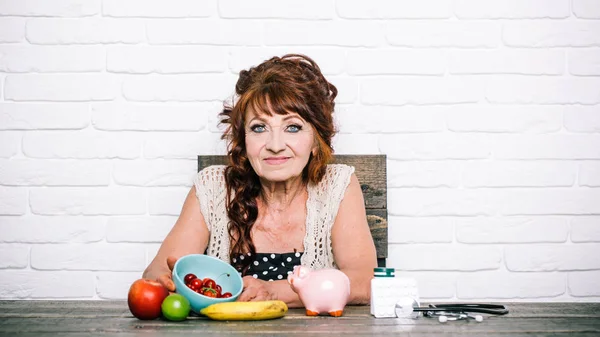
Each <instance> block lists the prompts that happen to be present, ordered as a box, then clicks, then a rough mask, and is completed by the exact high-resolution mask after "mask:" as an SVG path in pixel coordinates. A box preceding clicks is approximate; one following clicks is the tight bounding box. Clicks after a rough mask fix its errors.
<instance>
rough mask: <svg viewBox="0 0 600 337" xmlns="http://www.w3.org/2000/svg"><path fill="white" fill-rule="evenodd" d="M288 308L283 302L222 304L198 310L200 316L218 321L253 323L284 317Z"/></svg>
mask: <svg viewBox="0 0 600 337" xmlns="http://www.w3.org/2000/svg"><path fill="white" fill-rule="evenodd" d="M287 310H288V307H287V305H286V304H285V302H283V301H279V300H276V301H255V302H223V303H215V304H211V305H209V306H208V307H206V308H204V309H202V310H200V313H201V314H202V315H205V316H208V317H209V318H211V319H214V320H218V321H254V320H263V319H273V318H280V317H283V316H285V314H286V313H287Z"/></svg>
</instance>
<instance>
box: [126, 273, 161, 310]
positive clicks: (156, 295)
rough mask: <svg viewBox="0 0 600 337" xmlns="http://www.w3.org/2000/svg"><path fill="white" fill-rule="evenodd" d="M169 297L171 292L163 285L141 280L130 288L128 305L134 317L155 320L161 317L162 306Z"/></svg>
mask: <svg viewBox="0 0 600 337" xmlns="http://www.w3.org/2000/svg"><path fill="white" fill-rule="evenodd" d="M167 296H169V291H168V290H167V288H165V287H163V285H162V284H160V283H158V282H156V281H152V280H148V279H139V280H137V281H135V282H133V284H132V285H131V288H129V295H128V296H127V305H129V310H130V311H131V313H132V314H133V316H135V317H137V318H139V319H155V318H158V317H160V314H161V308H160V306H161V305H162V302H163V300H164V299H165V298H166V297H167Z"/></svg>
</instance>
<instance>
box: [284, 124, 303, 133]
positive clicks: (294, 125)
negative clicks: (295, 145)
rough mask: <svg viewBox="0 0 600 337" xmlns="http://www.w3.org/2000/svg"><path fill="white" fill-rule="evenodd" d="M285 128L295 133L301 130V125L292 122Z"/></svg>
mask: <svg viewBox="0 0 600 337" xmlns="http://www.w3.org/2000/svg"><path fill="white" fill-rule="evenodd" d="M287 129H288V131H289V132H292V133H296V132H299V131H300V130H302V127H301V126H300V125H296V124H292V125H290V126H288V127H287Z"/></svg>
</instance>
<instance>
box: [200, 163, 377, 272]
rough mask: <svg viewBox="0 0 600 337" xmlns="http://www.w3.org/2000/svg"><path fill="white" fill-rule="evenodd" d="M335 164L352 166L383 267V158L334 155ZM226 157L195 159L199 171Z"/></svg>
mask: <svg viewBox="0 0 600 337" xmlns="http://www.w3.org/2000/svg"><path fill="white" fill-rule="evenodd" d="M333 162H334V163H337V164H346V165H350V166H354V168H355V171H354V172H355V174H356V177H357V178H358V181H359V182H360V186H361V188H362V192H363V195H364V198H365V208H366V211H367V221H368V222H369V228H370V229H371V235H372V236H373V241H374V242H375V248H376V249H377V264H378V265H379V267H385V263H386V258H387V255H388V249H387V247H388V234H387V233H388V230H387V227H388V226H387V223H388V222H387V180H386V177H387V172H386V156H385V155H336V156H335V159H334V161H333ZM226 164H227V156H215V155H200V156H198V171H200V170H202V169H203V168H205V167H208V166H211V165H226Z"/></svg>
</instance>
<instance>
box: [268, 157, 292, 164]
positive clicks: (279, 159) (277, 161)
mask: <svg viewBox="0 0 600 337" xmlns="http://www.w3.org/2000/svg"><path fill="white" fill-rule="evenodd" d="M289 159H290V157H269V158H265V159H264V160H265V162H267V164H269V165H280V164H283V163H285V162H286V161H288V160H289Z"/></svg>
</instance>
